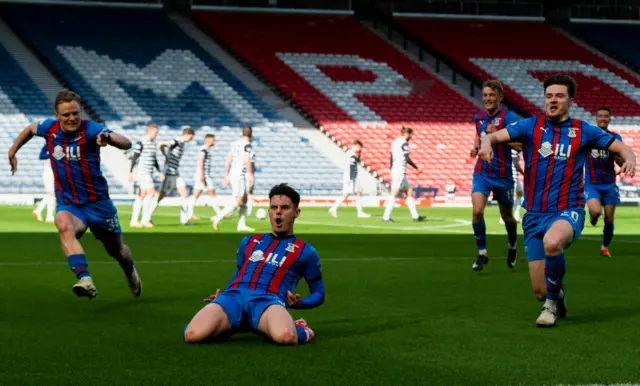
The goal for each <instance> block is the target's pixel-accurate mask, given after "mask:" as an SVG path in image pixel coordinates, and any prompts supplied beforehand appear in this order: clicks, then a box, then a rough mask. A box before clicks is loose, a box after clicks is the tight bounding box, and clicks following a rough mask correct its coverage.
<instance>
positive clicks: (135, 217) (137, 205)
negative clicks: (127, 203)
mask: <svg viewBox="0 0 640 386" xmlns="http://www.w3.org/2000/svg"><path fill="white" fill-rule="evenodd" d="M141 212H142V199H141V198H140V196H136V200H135V201H134V202H133V209H132V213H131V222H130V224H131V225H134V224H137V223H138V222H139V219H140V213H141Z"/></svg>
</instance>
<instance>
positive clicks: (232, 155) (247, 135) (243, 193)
mask: <svg viewBox="0 0 640 386" xmlns="http://www.w3.org/2000/svg"><path fill="white" fill-rule="evenodd" d="M252 136H253V130H252V129H251V127H249V126H245V127H244V128H243V129H242V138H241V139H239V140H237V141H235V142H233V143H232V144H231V149H230V151H229V154H228V155H227V159H226V162H225V176H224V182H223V185H224V186H225V187H227V186H228V185H229V183H231V191H232V195H233V197H234V198H235V200H231V201H230V202H229V203H228V204H227V205H226V206H225V207H224V210H223V211H222V212H220V213H219V214H218V215H217V216H215V217H214V218H213V229H215V230H218V226H219V225H220V222H221V221H222V219H223V218H224V217H225V216H226V215H227V214H228V213H231V212H233V211H234V210H235V209H236V208H239V210H238V214H239V216H238V227H237V230H238V232H254V231H255V229H253V228H250V227H248V226H247V223H246V216H247V193H248V191H247V185H249V186H253V183H254V179H255V178H254V176H255V175H254V170H253V162H251V161H252V160H253V159H254V154H253V147H252V145H251V137H252ZM247 173H248V174H249V175H248V178H247V177H245V175H246V174H247Z"/></svg>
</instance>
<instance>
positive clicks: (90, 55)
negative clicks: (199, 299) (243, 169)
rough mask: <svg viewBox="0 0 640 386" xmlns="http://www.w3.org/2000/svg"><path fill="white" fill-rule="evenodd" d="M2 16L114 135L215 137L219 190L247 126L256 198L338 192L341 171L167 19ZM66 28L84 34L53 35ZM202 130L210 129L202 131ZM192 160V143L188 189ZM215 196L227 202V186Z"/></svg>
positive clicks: (19, 9) (60, 10) (52, 10)
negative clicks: (281, 191) (153, 132)
mask: <svg viewBox="0 0 640 386" xmlns="http://www.w3.org/2000/svg"><path fill="white" fill-rule="evenodd" d="M0 10H1V11H2V14H3V17H4V18H5V19H6V21H7V22H8V23H9V24H10V25H11V26H12V28H13V29H14V31H16V32H17V33H18V34H19V35H20V36H21V37H22V38H23V39H24V40H25V41H27V42H28V43H30V45H32V46H33V47H36V48H37V49H38V50H39V51H40V54H41V56H43V57H46V58H47V60H48V63H47V65H49V66H50V67H51V68H53V69H54V70H55V72H56V74H58V75H59V76H60V77H62V78H63V79H64V81H65V82H66V83H68V84H69V85H70V86H71V87H72V88H73V89H74V90H77V91H79V92H80V94H81V95H82V97H83V98H84V99H85V102H86V103H87V105H88V106H90V107H91V109H92V110H93V111H94V112H95V113H96V114H97V115H98V116H99V117H100V118H101V119H103V120H104V121H106V123H107V124H108V125H109V127H111V128H112V129H114V130H116V132H120V133H123V134H124V135H126V136H128V137H131V138H132V139H134V140H138V139H141V138H142V137H143V136H144V130H145V129H144V125H145V124H146V123H148V122H150V121H154V122H157V123H158V124H159V125H160V126H161V128H162V130H161V132H160V139H162V140H166V139H169V138H173V137H176V136H178V135H179V134H180V133H179V128H180V127H181V126H182V125H191V126H193V128H194V129H196V131H197V133H196V139H197V140H200V141H202V140H203V137H204V134H205V131H206V132H209V131H211V132H213V133H214V134H216V137H217V145H216V147H215V148H214V153H215V156H214V163H213V164H214V165H215V166H214V170H213V172H212V173H213V175H212V177H214V181H216V182H221V181H222V176H223V173H224V166H223V165H224V157H225V156H226V154H227V152H228V149H229V144H230V142H231V141H232V140H233V139H237V138H240V135H241V134H240V133H241V129H242V127H243V125H245V124H250V125H252V126H254V128H255V132H256V137H259V139H260V143H259V144H258V145H257V150H256V151H257V161H256V162H257V165H256V166H257V167H258V168H259V172H258V175H257V176H256V193H257V194H266V193H267V192H268V190H269V188H270V187H271V186H273V184H275V183H279V182H288V183H290V184H292V185H294V186H298V187H300V186H306V187H308V188H307V189H306V191H304V192H303V194H311V193H312V194H338V193H339V192H340V191H341V187H342V172H341V170H340V169H339V168H338V167H337V166H336V165H335V164H334V163H333V162H332V161H331V160H329V159H328V158H327V157H325V156H324V155H322V154H321V153H320V152H319V151H318V150H317V149H316V148H315V147H314V146H313V145H312V144H311V143H309V142H305V141H301V139H300V133H299V132H298V130H297V129H296V128H295V127H293V125H292V124H291V123H290V122H288V121H286V120H284V119H283V118H282V117H280V116H279V114H278V112H277V111H275V110H273V109H272V108H271V107H269V106H268V105H266V104H265V103H264V102H262V100H260V98H259V97H258V96H256V95H255V94H254V93H253V92H252V91H251V90H249V89H248V88H247V87H246V86H245V85H244V84H242V83H241V82H240V81H239V80H238V79H237V78H235V77H234V76H233V75H232V74H231V72H229V70H227V69H226V68H225V67H224V66H223V65H222V64H221V63H219V62H218V61H217V60H216V59H214V58H213V57H212V56H211V55H209V54H208V53H207V52H205V51H204V49H203V48H202V47H201V46H200V45H199V44H198V43H197V42H196V41H194V40H193V39H191V38H190V37H189V36H187V35H186V34H185V33H184V32H183V31H182V30H181V29H180V28H179V27H178V26H177V25H176V24H175V23H174V22H173V21H171V19H169V17H168V16H167V15H166V14H165V13H164V12H163V11H162V10H160V9H134V8H120V9H119V8H102V7H100V8H96V7H83V6H66V5H61V6H51V7H49V6H48V7H42V6H38V5H30V4H2V5H0ZM116 20H117V28H114V21H116ZM142 20H144V23H142V22H141V21H142ZM70 24H73V26H74V30H79V31H83V33H77V34H69V33H68V32H67V30H66V29H64V28H52V25H54V26H65V25H70ZM205 126H208V127H211V128H212V129H205V130H202V129H201V128H202V127H205ZM196 151H197V145H195V142H194V143H193V144H190V145H189V147H188V149H187V151H186V153H185V156H184V158H183V161H182V166H181V174H183V175H184V177H185V180H186V181H187V184H188V185H191V184H192V183H193V175H194V172H195V165H196ZM285 159H286V162H284V161H280V160H285ZM303 161H311V162H309V163H306V162H303ZM217 190H218V193H222V194H229V193H230V189H229V188H223V187H222V186H221V183H219V186H217Z"/></svg>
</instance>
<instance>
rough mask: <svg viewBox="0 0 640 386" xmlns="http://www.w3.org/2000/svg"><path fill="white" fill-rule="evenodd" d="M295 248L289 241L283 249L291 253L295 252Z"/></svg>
mask: <svg viewBox="0 0 640 386" xmlns="http://www.w3.org/2000/svg"><path fill="white" fill-rule="evenodd" d="M296 248H298V246H297V245H295V244H291V243H289V245H287V248H286V249H285V251H287V252H291V253H295V251H296Z"/></svg>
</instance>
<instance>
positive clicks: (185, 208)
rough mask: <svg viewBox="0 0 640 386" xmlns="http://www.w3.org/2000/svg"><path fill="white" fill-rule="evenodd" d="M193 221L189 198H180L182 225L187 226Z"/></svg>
mask: <svg viewBox="0 0 640 386" xmlns="http://www.w3.org/2000/svg"><path fill="white" fill-rule="evenodd" d="M190 219H191V216H189V198H187V197H181V198H180V223H181V224H186V223H187V222H188V221H189V220H190Z"/></svg>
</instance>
